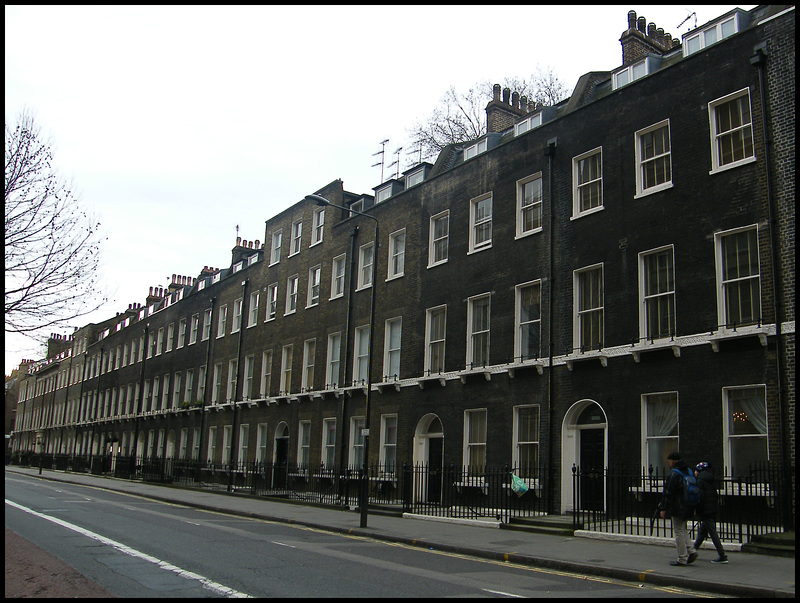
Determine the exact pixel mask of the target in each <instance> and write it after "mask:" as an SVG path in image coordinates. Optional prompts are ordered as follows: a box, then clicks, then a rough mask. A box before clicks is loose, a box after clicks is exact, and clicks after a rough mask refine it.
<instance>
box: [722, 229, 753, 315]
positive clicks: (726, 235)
mask: <svg viewBox="0 0 800 603" xmlns="http://www.w3.org/2000/svg"><path fill="white" fill-rule="evenodd" d="M749 232H754V233H755V249H754V254H753V255H754V257H755V260H756V263H757V272H755V273H750V274H748V275H745V276H744V277H739V278H731V279H726V278H725V273H724V270H725V265H724V263H725V257H724V252H723V240H726V239H730V238H731V237H734V236H738V235H741V234H743V233H749ZM758 235H759V232H758V225H757V224H751V225H748V226H743V227H741V228H733V229H731V230H725V231H723V232H718V233H715V234H714V247H715V252H716V269H717V270H716V272H717V325H718V326H719V328H721V329H723V330H727V329H732V328H735V327H741V326H743V325H752V324H759V323H760V322H761V314H762V312H763V300H762V293H761V254H760V252H759V236H758ZM744 281H757V284H758V287H757V290H758V300H757V301H758V316H755V317H753V318H754V319H753V320H749V321H746V322H741V323H738V322H736V321H732V322H731V321H729V318H730V317H729V316H728V291H729V289H732V288H733V286H734V285H738V284H740V283H742V282H744ZM728 325H730V326H728Z"/></svg>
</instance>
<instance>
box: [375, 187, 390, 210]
mask: <svg viewBox="0 0 800 603" xmlns="http://www.w3.org/2000/svg"><path fill="white" fill-rule="evenodd" d="M391 196H392V185H391V184H389V185H388V186H385V187H383V188H382V189H379V190H377V191H376V192H375V204H376V205H377V204H378V203H383V202H384V201H386V199H388V198H389V197H391Z"/></svg>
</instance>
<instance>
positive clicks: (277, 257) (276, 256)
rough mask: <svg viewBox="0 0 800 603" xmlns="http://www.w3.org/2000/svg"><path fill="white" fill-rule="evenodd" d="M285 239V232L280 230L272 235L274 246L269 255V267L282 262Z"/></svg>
mask: <svg viewBox="0 0 800 603" xmlns="http://www.w3.org/2000/svg"><path fill="white" fill-rule="evenodd" d="M282 239H283V231H282V230H278V231H275V232H273V233H272V246H271V247H270V253H269V265H270V266H273V265H275V264H277V263H278V262H280V261H281V241H282Z"/></svg>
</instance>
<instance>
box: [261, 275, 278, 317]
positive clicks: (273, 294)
mask: <svg viewBox="0 0 800 603" xmlns="http://www.w3.org/2000/svg"><path fill="white" fill-rule="evenodd" d="M277 316H278V283H272V284H271V285H269V286H268V287H267V304H266V308H265V312H264V322H269V321H270V320H275V318H276V317H277Z"/></svg>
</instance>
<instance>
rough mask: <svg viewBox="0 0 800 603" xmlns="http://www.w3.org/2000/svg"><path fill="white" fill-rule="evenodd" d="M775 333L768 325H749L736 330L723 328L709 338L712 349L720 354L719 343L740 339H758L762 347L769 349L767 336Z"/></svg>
mask: <svg viewBox="0 0 800 603" xmlns="http://www.w3.org/2000/svg"><path fill="white" fill-rule="evenodd" d="M772 333H773V330H772V328H770V327H769V326H766V325H747V326H742V327H738V328H734V329H729V328H726V327H721V328H720V329H718V330H716V331H714V332H713V333H711V337H709V338H708V340H709V343H711V348H712V349H713V350H714V351H715V352H719V342H720V341H725V340H728V339H737V338H739V337H758V339H759V341H760V342H761V345H762V346H763V347H767V335H770V334H772Z"/></svg>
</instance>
